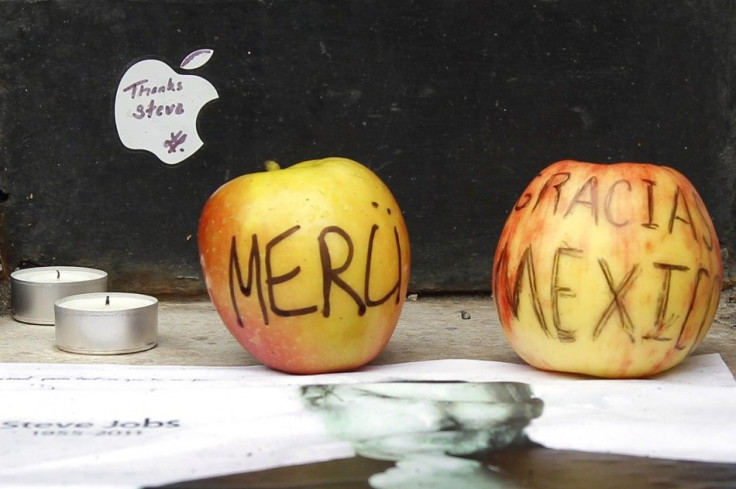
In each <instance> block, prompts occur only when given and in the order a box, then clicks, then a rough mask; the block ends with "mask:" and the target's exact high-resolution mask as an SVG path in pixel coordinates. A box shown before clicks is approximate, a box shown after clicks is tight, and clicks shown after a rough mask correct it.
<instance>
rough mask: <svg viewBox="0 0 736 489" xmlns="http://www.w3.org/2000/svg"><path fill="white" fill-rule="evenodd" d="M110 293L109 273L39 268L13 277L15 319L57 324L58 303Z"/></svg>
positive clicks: (11, 284)
mask: <svg viewBox="0 0 736 489" xmlns="http://www.w3.org/2000/svg"><path fill="white" fill-rule="evenodd" d="M106 290H107V273H105V272H103V271H102V270H95V269H94V268H83V267H37V268H25V269H23V270H16V271H14V272H13V273H11V274H10V305H11V310H12V314H13V318H14V319H15V320H17V321H21V322H24V323H31V324H54V303H55V302H56V301H57V300H59V299H61V298H64V297H67V296H70V295H76V294H84V293H89V292H104V291H106Z"/></svg>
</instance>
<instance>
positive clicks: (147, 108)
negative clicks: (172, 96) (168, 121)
mask: <svg viewBox="0 0 736 489" xmlns="http://www.w3.org/2000/svg"><path fill="white" fill-rule="evenodd" d="M182 90H184V84H183V83H182V82H181V81H178V82H176V83H174V80H173V79H172V78H169V80H168V81H167V82H166V83H164V84H160V85H158V84H155V85H149V80H148V79H142V80H138V81H135V82H133V83H131V84H130V85H128V86H127V87H125V88H123V92H124V93H125V92H130V98H131V99H132V100H135V99H137V98H140V97H152V96H154V95H156V94H165V93H168V92H181V91H182ZM183 113H184V104H183V103H181V102H175V103H172V104H158V103H156V100H155V99H154V98H151V100H150V101H149V102H148V104H147V105H144V104H138V105H137V106H136V108H135V112H134V113H133V117H135V118H136V119H139V120H140V119H143V118H148V119H150V118H152V117H153V116H156V117H162V116H171V115H182V114H183Z"/></svg>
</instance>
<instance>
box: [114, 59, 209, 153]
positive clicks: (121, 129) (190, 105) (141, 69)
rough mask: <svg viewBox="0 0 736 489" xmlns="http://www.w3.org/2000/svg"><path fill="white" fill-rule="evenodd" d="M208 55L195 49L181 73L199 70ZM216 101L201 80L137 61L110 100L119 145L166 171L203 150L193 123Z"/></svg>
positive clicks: (151, 61) (162, 65) (163, 65)
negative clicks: (149, 157) (153, 158)
mask: <svg viewBox="0 0 736 489" xmlns="http://www.w3.org/2000/svg"><path fill="white" fill-rule="evenodd" d="M212 54H213V51H212V50H211V49H198V50H196V51H194V52H192V53H190V54H189V55H187V56H186V57H185V58H184V60H183V61H182V63H181V65H180V68H182V69H185V70H193V69H196V68H199V67H200V66H202V65H204V64H205V63H206V62H207V61H209V59H210V57H212ZM217 98H218V94H217V90H216V89H215V87H213V86H212V84H211V83H210V82H209V81H207V80H205V79H204V78H202V77H200V76H196V75H181V74H179V73H177V72H175V71H174V70H173V69H171V67H169V65H167V64H166V63H164V62H162V61H159V60H155V59H144V60H142V61H139V62H137V63H135V64H134V65H132V66H131V67H130V68H129V69H128V70H127V71H126V72H125V74H124V75H123V77H122V79H121V80H120V84H119V85H118V89H117V93H116V94H115V124H116V126H117V129H118V135H119V136H120V141H121V142H122V143H123V144H124V145H125V147H127V148H130V149H143V150H146V151H150V152H151V153H153V154H154V155H156V156H157V157H158V158H159V159H160V160H161V161H163V162H164V163H167V164H169V165H173V164H176V163H180V162H182V161H184V160H185V159H187V158H188V157H190V156H191V155H193V154H194V153H195V152H196V151H197V150H198V149H199V148H201V147H202V145H203V144H204V143H203V142H202V139H201V138H200V137H199V134H198V133H197V117H198V116H199V111H200V110H201V109H202V107H203V106H204V105H205V104H207V103H208V102H210V101H212V100H215V99H217Z"/></svg>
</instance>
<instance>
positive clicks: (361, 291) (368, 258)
mask: <svg viewBox="0 0 736 489" xmlns="http://www.w3.org/2000/svg"><path fill="white" fill-rule="evenodd" d="M300 229H301V226H299V225H296V226H293V227H291V228H289V229H287V230H285V231H284V232H282V233H281V234H279V235H277V236H276V237H275V238H273V239H271V240H269V241H268V242H267V243H266V246H265V259H264V260H263V263H262V260H261V248H260V243H259V239H258V235H257V234H255V233H254V234H253V235H252V236H251V238H250V252H249V253H248V255H247V256H248V258H247V271H246V272H245V273H244V271H243V264H241V262H242V261H243V260H242V256H243V255H242V251H239V248H238V241H239V240H238V238H237V237H236V236H233V237H232V242H231V247H230V258H229V267H228V268H229V284H230V299H231V302H232V305H233V308H234V309H235V311H236V314H237V317H238V324H239V325H240V326H241V327H243V326H244V323H243V319H242V317H241V316H240V312H239V309H238V303H237V296H238V295H243V296H246V297H249V296H250V295H251V294H252V292H256V295H257V297H258V302H259V305H260V309H261V314H262V316H263V321H264V323H265V324H269V313H268V311H269V310H270V311H271V312H272V313H273V314H275V315H276V316H281V317H289V316H302V315H306V314H313V313H317V312H319V311H320V310H321V312H322V316H323V317H325V318H328V317H330V312H331V309H330V298H331V294H332V290H333V285H334V286H335V287H334V288H339V289H341V290H342V291H343V292H345V293H346V294H347V295H348V297H350V298H351V299H352V300H353V301H354V302H355V305H356V313H357V315H358V316H363V315H364V314H365V312H366V309H367V308H368V307H376V306H380V305H381V304H383V303H384V302H386V301H388V300H389V299H390V298H391V297H392V296H393V297H394V302H395V303H396V304H398V303H399V300H400V295H399V293H400V290H401V284H402V282H403V280H404V279H405V277H404V276H403V272H402V266H401V243H400V241H399V234H398V230H397V229H396V227H395V226H394V228H393V237H394V243H395V246H396V257H397V270H396V282H395V283H394V285H393V286H392V287H391V288H390V289H389V290H388V291H386V292H385V293H384V294H383V295H381V296H379V297H372V296H371V293H370V289H371V286H370V281H371V272H372V268H373V267H372V266H371V262H372V260H373V245H374V241H375V239H376V235H377V234H378V232H379V226H378V225H376V224H374V225H373V226H372V227H371V230H370V237H369V238H368V245H367V247H366V255H365V257H364V260H362V264H358V265H353V251H354V244H353V239H352V237H351V236H350V234H349V233H348V232H347V231H345V230H344V229H342V228H341V227H339V226H327V227H325V228H324V229H323V230H322V232H321V233H320V234H319V236H318V237H317V238H316V239H315V243H314V244H315V246H314V249H313V250H312V251H313V252H314V253H315V255H316V256H319V260H320V265H321V271H322V274H321V275H322V276H321V283H322V296H323V299H322V304H321V307H320V306H319V305H317V304H310V305H305V307H300V308H295V309H284V308H282V307H279V306H278V304H277V302H278V301H277V299H276V297H277V295H279V294H277V291H278V290H279V288H278V287H277V286H278V285H281V284H284V283H286V282H288V281H290V280H292V279H293V278H295V277H296V276H297V275H298V274H299V273H300V271H301V267H299V266H296V267H295V268H293V269H292V270H291V271H290V272H288V273H285V274H282V275H275V274H274V272H273V267H272V264H271V262H272V254H273V250H274V248H276V247H278V245H279V244H280V243H282V242H284V241H286V240H288V239H289V238H290V237H291V236H293V235H294V234H296V233H298V232H299V231H300ZM389 232H391V231H389ZM328 237H336V238H339V239H340V240H341V241H342V242H343V244H344V245H346V246H347V249H348V256H347V258H346V259H345V260H344V261H343V262H342V263H340V264H338V265H336V264H335V263H333V256H332V249H331V248H330V245H329V244H328V242H329V239H328ZM356 261H357V260H356ZM361 265H363V266H364V268H363V277H364V281H363V283H362V284H361V285H362V287H354V286H353V285H351V284H349V283H348V282H347V281H346V280H345V279H343V277H342V274H343V273H344V272H345V271H347V270H348V268H350V267H351V266H358V267H360V266H361ZM262 268H263V269H265V275H266V278H265V281H264V280H262V278H261V275H262V271H261V270H262ZM263 282H265V285H266V294H265V295H266V297H264V291H263ZM254 285H255V291H253V286H254ZM267 301H268V307H267V304H266V302H267Z"/></svg>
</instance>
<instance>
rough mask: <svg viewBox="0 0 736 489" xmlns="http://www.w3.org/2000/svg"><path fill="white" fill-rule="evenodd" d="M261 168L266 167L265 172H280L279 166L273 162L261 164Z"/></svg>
mask: <svg viewBox="0 0 736 489" xmlns="http://www.w3.org/2000/svg"><path fill="white" fill-rule="evenodd" d="M263 166H265V167H266V171H275V170H280V169H281V165H279V164H278V163H277V162H275V161H273V160H268V161H266V162H265V163H264V164H263Z"/></svg>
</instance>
